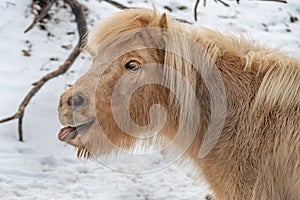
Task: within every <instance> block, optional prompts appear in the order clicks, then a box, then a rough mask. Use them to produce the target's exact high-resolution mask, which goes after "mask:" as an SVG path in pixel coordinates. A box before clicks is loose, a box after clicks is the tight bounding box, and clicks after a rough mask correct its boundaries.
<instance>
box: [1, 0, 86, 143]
mask: <svg viewBox="0 0 300 200" xmlns="http://www.w3.org/2000/svg"><path fill="white" fill-rule="evenodd" d="M64 1H65V3H67V4H68V5H69V6H70V7H71V9H72V12H73V13H74V15H75V17H76V22H77V29H78V33H79V41H78V43H77V45H76V46H75V47H74V49H73V51H72V52H71V54H70V55H69V56H68V58H67V59H66V61H65V62H64V63H63V64H62V65H61V66H60V67H59V68H58V69H56V70H54V71H52V72H50V73H48V74H46V75H45V76H43V77H42V78H41V79H40V80H39V81H37V82H35V83H34V84H33V85H34V87H33V88H32V89H31V90H30V91H29V92H28V93H27V95H26V96H25V98H24V99H23V101H22V102H21V104H20V106H19V109H18V111H17V112H16V113H15V114H14V115H12V116H10V117H7V118H4V119H2V120H0V123H3V122H7V121H10V120H14V119H18V131H19V141H21V142H22V141H23V130H22V126H23V123H22V122H23V116H24V112H25V108H26V106H27V105H28V103H29V102H30V100H31V99H32V97H33V96H34V95H35V94H36V93H37V92H38V91H39V90H40V88H41V87H42V86H43V85H44V84H45V83H46V82H47V81H49V80H51V79H53V78H55V77H57V76H59V75H61V74H64V73H65V72H66V71H67V70H68V69H69V68H70V67H71V65H72V64H73V62H74V60H75V59H76V58H77V56H78V55H79V54H80V52H81V50H82V48H83V47H84V45H85V44H86V33H87V25H86V20H85V17H84V13H83V10H82V7H81V5H80V4H79V3H78V2H77V1H76V0H64Z"/></svg>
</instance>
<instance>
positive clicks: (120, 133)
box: [58, 9, 300, 200]
mask: <svg viewBox="0 0 300 200" xmlns="http://www.w3.org/2000/svg"><path fill="white" fill-rule="evenodd" d="M86 49H87V50H88V51H89V52H90V53H91V55H92V56H93V64H92V66H91V68H90V69H89V71H88V72H86V74H84V75H83V76H82V77H81V78H80V79H79V80H78V81H77V82H76V83H75V84H74V85H72V86H71V87H70V88H69V89H68V90H67V91H66V92H64V93H63V94H62V95H61V97H60V102H59V107H58V111H59V119H60V121H61V124H62V125H63V126H64V128H62V129H61V130H60V132H59V134H58V138H59V139H60V140H61V141H63V142H66V143H68V144H71V145H73V146H75V147H76V148H77V149H78V151H77V155H78V157H85V158H90V157H99V156H101V155H110V154H113V152H116V149H124V150H127V151H133V150H134V149H135V148H136V147H137V146H139V147H141V148H142V149H147V148H150V147H151V148H152V147H153V146H154V147H156V148H159V147H163V148H168V151H167V153H169V154H167V155H168V156H171V157H172V155H175V156H173V157H172V159H175V157H176V155H180V159H182V160H188V159H191V160H193V161H194V162H195V163H196V167H195V171H200V172H201V174H202V175H201V176H202V177H204V178H205V180H206V181H207V183H208V184H209V186H210V188H211V190H212V192H213V196H214V199H216V200H235V199H236V200H262V199H266V200H279V199H289V200H297V199H300V190H299V188H300V62H299V60H298V59H296V58H292V57H289V56H287V55H286V54H285V53H283V52H281V51H280V50H278V49H271V48H268V47H266V46H263V45H260V44H256V43H254V42H252V41H251V40H249V39H247V37H245V36H243V35H233V34H223V33H220V32H218V31H214V30H210V29H207V28H203V27H195V26H193V25H190V24H186V23H182V22H179V21H177V20H176V19H171V18H169V17H168V16H167V15H166V14H165V13H164V14H158V13H157V12H156V11H152V10H148V9H128V10H124V11H121V12H119V13H117V14H115V15H113V16H111V17H109V18H107V19H106V20H104V21H102V22H101V23H100V24H99V26H97V27H96V28H95V29H94V31H93V32H92V33H91V35H90V36H89V39H88V43H87V48H86ZM100 133H101V134H100ZM154 133H155V134H154ZM170 142H172V145H171V146H172V147H170V148H169V146H168V144H169V143H170ZM114 147H116V148H114Z"/></svg>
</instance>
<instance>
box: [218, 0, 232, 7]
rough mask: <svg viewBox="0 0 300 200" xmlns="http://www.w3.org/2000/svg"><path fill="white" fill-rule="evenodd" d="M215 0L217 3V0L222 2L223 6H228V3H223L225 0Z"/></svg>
mask: <svg viewBox="0 0 300 200" xmlns="http://www.w3.org/2000/svg"><path fill="white" fill-rule="evenodd" d="M215 2H216V3H217V2H220V3H221V4H223V5H224V6H226V7H229V4H227V3H225V2H224V1H222V0H215Z"/></svg>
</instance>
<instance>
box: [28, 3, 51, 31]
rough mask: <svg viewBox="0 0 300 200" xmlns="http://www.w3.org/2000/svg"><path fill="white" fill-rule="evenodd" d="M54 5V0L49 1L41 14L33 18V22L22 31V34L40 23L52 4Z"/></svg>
mask: <svg viewBox="0 0 300 200" xmlns="http://www.w3.org/2000/svg"><path fill="white" fill-rule="evenodd" d="M54 3H55V0H50V1H49V2H48V4H47V5H46V6H45V7H43V8H42V10H41V12H40V13H39V14H38V15H36V16H35V18H34V20H33V22H32V23H31V24H30V26H29V27H28V28H27V29H26V30H25V31H24V33H27V32H28V31H29V30H31V29H32V28H33V27H34V26H35V25H36V24H37V23H38V22H40V21H42V20H43V19H44V18H45V17H46V16H47V14H48V11H49V10H50V9H51V7H52V6H53V4H54Z"/></svg>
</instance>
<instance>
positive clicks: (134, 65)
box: [124, 60, 141, 72]
mask: <svg viewBox="0 0 300 200" xmlns="http://www.w3.org/2000/svg"><path fill="white" fill-rule="evenodd" d="M124 67H125V68H126V69H127V70H128V71H134V72H135V71H137V70H139V69H141V63H139V62H138V61H136V60H130V61H129V62H127V63H126V64H125V66H124Z"/></svg>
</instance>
